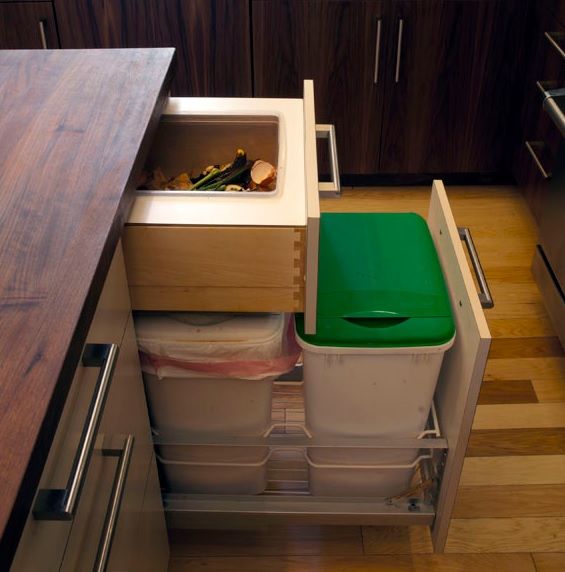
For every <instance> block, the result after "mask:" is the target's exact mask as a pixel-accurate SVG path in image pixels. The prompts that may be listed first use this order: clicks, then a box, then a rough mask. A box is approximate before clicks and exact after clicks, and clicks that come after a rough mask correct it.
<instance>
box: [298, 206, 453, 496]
mask: <svg viewBox="0 0 565 572" xmlns="http://www.w3.org/2000/svg"><path fill="white" fill-rule="evenodd" d="M316 326H317V331H316V334H315V335H308V334H306V333H305V331H304V320H303V316H301V315H297V317H296V329H297V334H298V336H297V338H298V343H299V344H300V346H301V347H302V349H303V361H304V394H305V417H306V425H307V427H308V429H309V430H310V432H311V433H312V434H313V435H315V436H317V437H346V436H351V437H354V436H356V437H377V436H378V437H383V436H390V437H395V436H396V437H413V438H414V437H417V436H418V434H419V433H420V432H421V431H422V430H423V429H424V428H425V426H426V422H427V419H428V416H429V413H430V408H431V405H432V400H433V395H434V392H435V389H436V385H437V380H438V376H439V373H440V370H441V364H442V361H443V356H444V354H445V352H446V351H447V350H448V349H449V348H450V347H451V346H452V344H453V342H454V339H455V326H454V322H453V317H452V312H451V305H450V300H449V296H448V293H447V289H446V286H445V282H444V279H443V274H442V270H441V267H440V264H439V260H438V258H437V254H436V251H435V247H434V244H433V241H432V239H431V236H430V233H429V230H428V227H427V224H426V222H425V221H424V220H423V219H422V218H421V217H420V216H418V215H415V214H412V213H399V214H397V213H370V214H364V213H363V214H361V213H353V214H351V213H349V214H342V213H324V214H323V215H322V218H321V222H320V250H319V275H318V308H317V320H316ZM418 451H419V449H404V450H402V449H398V450H396V449H392V450H391V449H386V448H383V449H370V448H367V449H351V448H335V449H333V448H310V449H309V451H308V461H309V465H310V483H311V491H312V492H313V493H314V494H322V493H320V491H321V490H324V491H326V493H324V494H330V493H327V491H332V490H339V491H340V493H339V494H344V495H354V496H359V495H360V494H361V493H362V492H363V491H364V492H367V491H371V490H372V491H373V492H374V491H377V490H381V489H382V490H383V491H384V490H386V493H387V495H388V494H392V493H394V494H399V493H400V492H402V488H403V487H405V486H406V483H407V482H409V481H410V477H411V475H412V474H413V472H414V467H413V466H412V465H413V463H414V462H416V458H417V457H418V454H419V453H418ZM373 466H374V467H375V468H374V469H371V468H370V467H373ZM383 466H393V467H403V468H394V469H384V468H383ZM377 467H379V468H377ZM391 475H396V477H394V478H395V479H396V480H397V485H398V486H397V487H396V490H393V489H394V488H395V487H394V486H393V484H392V481H391V482H390V483H389V480H390V479H393V477H391ZM322 480H323V482H324V484H323V485H322V484H321V481H322ZM332 480H333V481H335V482H334V485H335V486H334V487H332V484H331V483H332ZM393 480H394V479H393ZM363 483H365V486H363ZM379 483H380V484H379ZM386 483H388V484H386ZM381 484H382V487H381ZM389 485H390V486H389ZM379 487H380V488H379ZM335 494H337V493H335ZM361 496H362V495H361Z"/></svg>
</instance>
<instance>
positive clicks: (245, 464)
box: [155, 451, 272, 468]
mask: <svg viewBox="0 0 565 572" xmlns="http://www.w3.org/2000/svg"><path fill="white" fill-rule="evenodd" d="M271 453H272V451H267V452H266V453H265V456H264V457H263V458H262V459H261V460H260V461H251V462H238V461H227V462H221V461H220V462H218V461H202V460H200V461H173V460H169V459H164V458H163V457H161V456H160V455H158V454H157V453H155V457H156V459H157V460H158V461H159V462H160V463H162V464H163V465H183V466H189V467H226V468H227V467H232V468H233V467H238V468H239V467H241V468H244V467H262V466H263V465H266V464H267V461H268V460H269V459H270V457H271Z"/></svg>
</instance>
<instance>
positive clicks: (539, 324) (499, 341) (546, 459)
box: [169, 187, 565, 572]
mask: <svg viewBox="0 0 565 572" xmlns="http://www.w3.org/2000/svg"><path fill="white" fill-rule="evenodd" d="M447 193H448V196H449V198H450V202H451V205H452V209H453V211H454V215H455V219H456V222H457V224H458V225H459V226H468V227H470V228H471V231H472V234H473V238H474V240H475V244H476V246H477V249H478V251H479V254H480V257H481V260H482V263H483V266H484V269H485V272H486V275H487V278H488V281H489V285H490V287H491V290H492V292H493V296H494V299H495V307H494V308H493V309H491V310H486V311H485V314H486V316H487V320H488V324H489V327H490V329H491V333H492V336H493V343H492V347H491V352H490V357H489V362H488V366H487V370H486V373H485V378H484V382H483V388H482V392H481V396H480V401H479V406H478V409H477V413H476V416H475V421H474V427H473V433H472V436H471V440H470V443H469V447H468V451H467V458H466V461H465V466H464V470H463V475H462V479H461V484H460V488H459V494H458V499H457V503H456V507H455V514H454V518H453V521H452V523H451V528H450V532H449V537H448V541H447V546H446V553H445V554H439V555H434V554H432V547H431V543H430V538H429V533H428V531H427V529H425V528H420V527H411V528H392V527H386V528H382V527H379V528H376V527H375V528H373V527H308V528H300V527H295V528H292V527H291V528H285V529H272V530H261V531H239V532H219V531H215V532H214V531H180V530H173V531H171V534H170V537H171V562H170V568H169V570H170V571H173V572H181V571H182V572H193V571H196V570H199V571H201V570H206V571H208V572H233V571H239V570H241V571H247V572H260V571H261V572H262V571H267V572H283V571H284V572H313V571H320V572H367V571H372V570H386V571H388V570H390V571H428V570H432V571H441V572H444V571H445V572H452V571H467V570H469V571H475V570H476V571H483V570H484V571H489V570H496V571H499V572H503V571H510V572H522V571H524V572H531V571H536V570H537V571H538V572H562V571H565V354H564V352H563V349H562V348H561V346H560V344H559V342H558V340H557V338H556V337H555V333H554V330H553V328H552V326H551V324H550V322H549V319H548V317H547V315H546V312H545V310H544V307H543V304H542V301H541V297H540V293H539V291H538V289H537V288H536V285H535V283H534V282H533V279H532V276H531V274H530V263H531V259H532V255H533V251H534V246H535V244H536V227H535V224H534V222H533V219H532V218H531V216H530V214H529V212H528V210H527V208H526V205H525V203H524V202H523V200H522V198H521V196H520V194H519V192H518V191H517V190H516V189H514V188H512V187H448V188H447ZM428 199H429V190H428V189H421V188H409V189H408V188H381V189H378V190H364V189H363V190H361V189H356V190H346V191H344V192H343V196H342V198H340V199H337V200H331V199H328V200H324V201H323V204H322V210H324V211H343V212H355V211H415V212H419V213H421V214H422V215H424V216H425V215H426V212H427V204H428ZM284 414H285V415H287V416H289V417H292V406H291V405H289V407H288V408H287V410H286V412H285V413H284ZM281 415H282V413H281Z"/></svg>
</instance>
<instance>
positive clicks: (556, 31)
mask: <svg viewBox="0 0 565 572" xmlns="http://www.w3.org/2000/svg"><path fill="white" fill-rule="evenodd" d="M528 25H529V27H530V28H531V29H532V32H533V42H532V47H531V49H530V55H531V57H530V61H529V65H528V67H527V70H525V73H524V75H523V84H522V89H523V92H524V101H523V108H522V116H521V124H522V126H523V130H522V133H521V137H520V139H519V140H518V148H517V152H516V155H515V162H514V171H513V172H514V175H515V177H516V180H517V181H518V184H519V185H520V187H521V189H522V191H523V192H524V196H525V197H526V200H527V202H528V205H529V207H530V210H531V211H532V213H533V215H534V217H535V218H536V220H538V221H539V220H540V216H541V211H542V206H543V201H544V197H545V196H546V194H547V192H548V189H549V181H548V178H547V176H551V173H552V171H553V170H554V168H555V166H556V158H557V151H558V148H559V145H560V144H561V140H562V138H561V134H560V132H559V130H558V128H557V127H556V126H555V125H554V124H553V122H552V120H551V119H550V117H549V115H547V113H546V112H545V111H544V110H543V99H544V95H543V93H542V91H541V90H540V87H541V88H543V89H556V88H563V87H565V59H564V58H563V57H562V55H561V53H560V51H561V52H565V28H564V27H563V26H562V25H561V24H560V23H559V22H558V21H557V20H556V19H555V18H554V17H553V16H552V15H551V14H550V13H548V12H546V11H545V10H544V9H542V7H541V6H536V7H535V8H534V9H533V11H532V14H531V17H530V18H529V19H528ZM546 34H547V35H546ZM526 143H528V144H529V148H528V146H527V145H526ZM532 153H534V154H535V155H536V159H537V160H536V159H535V158H534V157H533V155H532Z"/></svg>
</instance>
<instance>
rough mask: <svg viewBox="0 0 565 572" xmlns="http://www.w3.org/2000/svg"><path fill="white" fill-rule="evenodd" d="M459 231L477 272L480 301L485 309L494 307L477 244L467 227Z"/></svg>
mask: <svg viewBox="0 0 565 572" xmlns="http://www.w3.org/2000/svg"><path fill="white" fill-rule="evenodd" d="M457 230H458V231H459V238H460V239H461V240H462V241H463V242H464V243H465V245H466V246H467V250H468V251H469V257H470V258H471V264H472V265H473V270H474V271H475V276H476V277H477V281H478V282H479V289H480V292H479V300H480V302H481V306H482V307H483V308H492V307H494V300H493V299H492V296H491V293H490V290H489V287H488V284H487V279H486V276H485V273H484V271H483V267H482V266H481V261H480V260H479V255H478V254H477V249H476V248H475V243H474V242H473V237H472V236H471V231H470V230H469V229H468V228H467V227H460V228H458V229H457Z"/></svg>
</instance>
